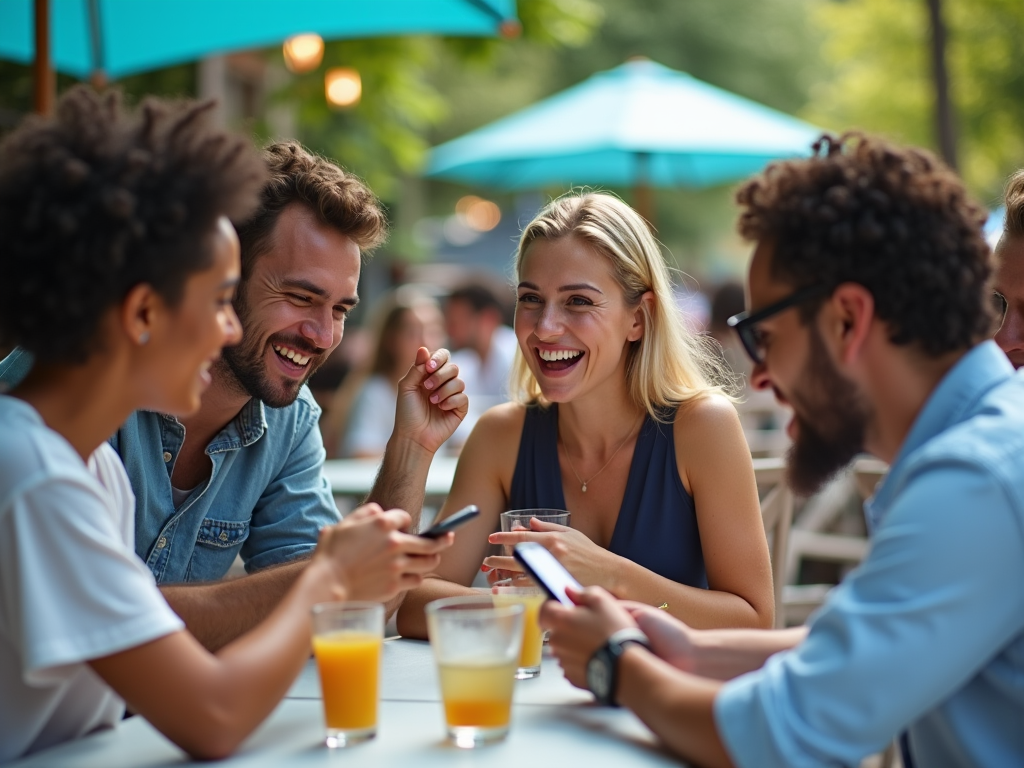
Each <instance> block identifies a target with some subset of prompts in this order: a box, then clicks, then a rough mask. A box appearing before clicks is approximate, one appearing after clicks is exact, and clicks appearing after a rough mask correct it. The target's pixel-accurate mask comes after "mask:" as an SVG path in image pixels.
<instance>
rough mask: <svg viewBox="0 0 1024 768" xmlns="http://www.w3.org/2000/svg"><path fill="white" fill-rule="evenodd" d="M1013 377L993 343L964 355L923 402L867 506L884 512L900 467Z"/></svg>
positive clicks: (1008, 365)
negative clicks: (991, 391)
mask: <svg viewBox="0 0 1024 768" xmlns="http://www.w3.org/2000/svg"><path fill="white" fill-rule="evenodd" d="M1012 375H1013V366H1012V365H1010V361H1009V360H1007V359H1006V355H1005V354H1003V351H1002V350H1001V349H999V347H997V346H996V343H995V342H994V341H986V342H983V343H981V344H979V345H978V346H976V347H974V349H972V350H970V351H969V352H967V353H966V354H965V355H964V356H963V357H961V358H960V359H959V360H958V361H957V363H956V365H954V366H953V367H952V368H951V369H950V371H949V373H947V374H946V375H945V376H944V377H943V379H942V381H940V382H939V384H938V386H937V387H935V389H934V390H933V391H932V393H931V395H929V396H928V399H927V400H926V401H925V404H924V407H923V408H921V412H920V413H918V415H917V418H916V419H914V424H913V425H912V426H911V428H910V431H909V432H908V433H907V437H906V439H905V440H904V441H903V445H901V446H900V450H899V452H898V453H897V454H896V458H895V459H894V460H893V462H892V467H891V468H890V470H889V472H888V474H886V476H885V479H884V480H883V481H882V483H881V485H879V487H878V490H877V491H876V492H875V495H874V498H872V499H871V501H870V504H871V506H872V507H874V508H875V509H876V511H877V512H882V511H883V510H885V509H886V508H887V507H888V506H889V504H890V503H891V501H892V497H893V495H894V494H895V493H896V492H897V490H898V488H899V486H900V480H899V475H900V474H901V473H900V471H899V470H900V468H901V466H902V464H903V463H904V462H905V461H906V460H907V459H908V457H909V456H910V455H911V454H912V453H914V451H916V450H917V449H918V448H920V447H921V446H922V445H924V444H925V443H927V442H928V441H929V440H931V439H932V438H933V437H936V436H937V435H939V434H941V433H942V432H945V431H946V430H947V429H949V428H951V427H953V426H954V425H956V424H958V423H959V422H961V421H963V419H964V417H965V416H966V415H967V414H968V413H969V412H971V411H972V410H973V409H974V407H975V405H976V404H977V402H978V401H979V400H980V399H981V398H982V397H984V396H985V394H986V393H988V392H989V390H991V389H992V388H993V387H994V386H996V385H997V384H999V383H1000V382H1002V381H1005V380H1006V379H1007V378H1009V377H1010V376H1012Z"/></svg>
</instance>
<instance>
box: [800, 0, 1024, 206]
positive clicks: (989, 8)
mask: <svg viewBox="0 0 1024 768" xmlns="http://www.w3.org/2000/svg"><path fill="white" fill-rule="evenodd" d="M942 8H943V18H944V20H945V23H946V26H947V29H948V35H949V42H948V48H947V52H946V60H947V65H948V68H949V73H950V74H949V77H950V90H951V95H952V100H953V104H954V108H955V113H956V126H955V130H956V133H957V136H958V147H957V150H958V151H957V154H958V160H959V165H960V171H961V173H962V174H963V176H964V179H965V180H966V181H967V183H968V184H969V185H970V186H971V187H972V189H974V191H975V192H976V193H977V194H979V195H980V196H981V197H982V199H983V200H984V201H985V202H987V203H989V204H992V203H995V202H996V201H997V200H998V199H999V196H1000V191H1001V188H1002V184H1003V181H1004V180H1005V178H1006V176H1007V175H1008V174H1009V173H1011V172H1012V171H1013V170H1014V169H1016V168H1019V167H1021V166H1022V165H1024V131H1022V130H1021V126H1022V125H1024V44H1022V41H1024V3H1021V2H1020V0H943V4H942ZM814 20H815V22H816V24H818V25H819V27H820V29H821V31H822V33H823V35H824V38H825V40H826V43H825V45H824V47H823V49H822V55H823V58H824V60H825V62H826V66H827V70H826V73H825V76H824V77H823V78H822V79H821V80H820V82H819V83H818V84H817V85H816V86H815V87H814V89H813V90H812V98H811V102H810V104H809V106H808V108H807V110H806V112H805V116H806V117H807V118H809V119H811V120H815V121H817V122H819V123H820V124H823V125H827V126H829V127H831V128H833V129H835V130H845V129H847V128H851V127H859V128H863V129H865V130H870V131H877V132H880V133H884V134H886V135H889V136H891V137H893V138H894V139H896V140H899V141H904V142H910V143H914V144H919V145H923V146H927V147H931V148H935V147H936V146H937V139H936V131H935V127H934V125H935V118H934V111H935V95H934V94H935V86H934V81H933V79H932V70H931V60H930V58H929V56H930V53H929V50H930V49H929V45H930V34H931V32H930V29H929V23H928V14H927V6H926V4H925V0H847V1H846V2H820V3H819V5H818V7H817V8H816V12H815V14H814Z"/></svg>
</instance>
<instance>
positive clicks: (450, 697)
mask: <svg viewBox="0 0 1024 768" xmlns="http://www.w3.org/2000/svg"><path fill="white" fill-rule="evenodd" d="M523 612H524V608H523V606H522V605H521V604H519V603H514V604H509V605H496V604H495V602H494V599H493V598H492V596H491V595H488V594H484V595H471V596H468V597H450V598H446V599H444V600H435V601H434V602H432V603H429V604H428V605H427V627H428V629H429V631H430V646H431V647H432V648H433V650H434V658H435V659H436V660H437V669H438V674H439V676H440V678H441V698H442V699H443V700H444V714H445V721H446V723H447V726H448V737H449V738H450V739H451V740H452V742H453V743H454V744H455V746H457V747H463V748H472V747H479V746H482V745H484V744H488V743H490V742H494V741H498V740H500V739H503V738H505V736H506V734H508V723H509V717H510V716H511V713H512V689H513V688H514V687H515V679H516V667H517V665H518V663H519V647H520V645H521V643H522V639H523Z"/></svg>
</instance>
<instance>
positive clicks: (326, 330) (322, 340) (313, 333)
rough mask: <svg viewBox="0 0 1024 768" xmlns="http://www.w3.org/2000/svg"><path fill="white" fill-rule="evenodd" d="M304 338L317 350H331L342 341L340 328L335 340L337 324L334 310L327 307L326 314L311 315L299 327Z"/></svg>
mask: <svg viewBox="0 0 1024 768" xmlns="http://www.w3.org/2000/svg"><path fill="white" fill-rule="evenodd" d="M299 332H300V333H301V334H302V336H303V337H304V338H306V339H308V340H309V341H310V342H312V343H313V344H314V345H315V346H316V347H317V349H331V348H332V347H333V346H334V344H335V342H336V341H341V333H340V328H339V332H338V338H337V339H335V335H334V334H335V322H334V315H333V310H332V309H331V308H330V307H326V312H321V313H320V314H317V315H311V316H310V317H308V318H307V319H305V320H303V321H302V324H301V325H300V326H299Z"/></svg>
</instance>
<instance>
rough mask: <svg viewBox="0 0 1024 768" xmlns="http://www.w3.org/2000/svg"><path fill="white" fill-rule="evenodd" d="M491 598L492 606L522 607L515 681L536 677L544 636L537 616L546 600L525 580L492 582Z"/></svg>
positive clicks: (538, 590) (540, 591) (538, 670)
mask: <svg viewBox="0 0 1024 768" xmlns="http://www.w3.org/2000/svg"><path fill="white" fill-rule="evenodd" d="M491 594H492V595H493V596H494V604H495V605H512V604H516V603H518V604H520V605H522V606H523V643H522V647H521V649H520V651H519V666H518V667H516V680H526V679H528V678H531V677H537V675H539V674H540V662H541V652H542V650H543V648H544V632H543V631H542V630H541V628H540V624H539V623H538V614H540V607H541V606H542V605H543V604H544V600H545V598H546V597H547V596H546V595H545V594H544V591H543V590H542V589H540V588H539V587H537V586H536V585H534V584H533V582H532V581H531V580H530V579H529V578H528V577H521V578H517V579H504V580H502V581H498V582H495V583H494V584H493V585H492V586H491Z"/></svg>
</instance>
